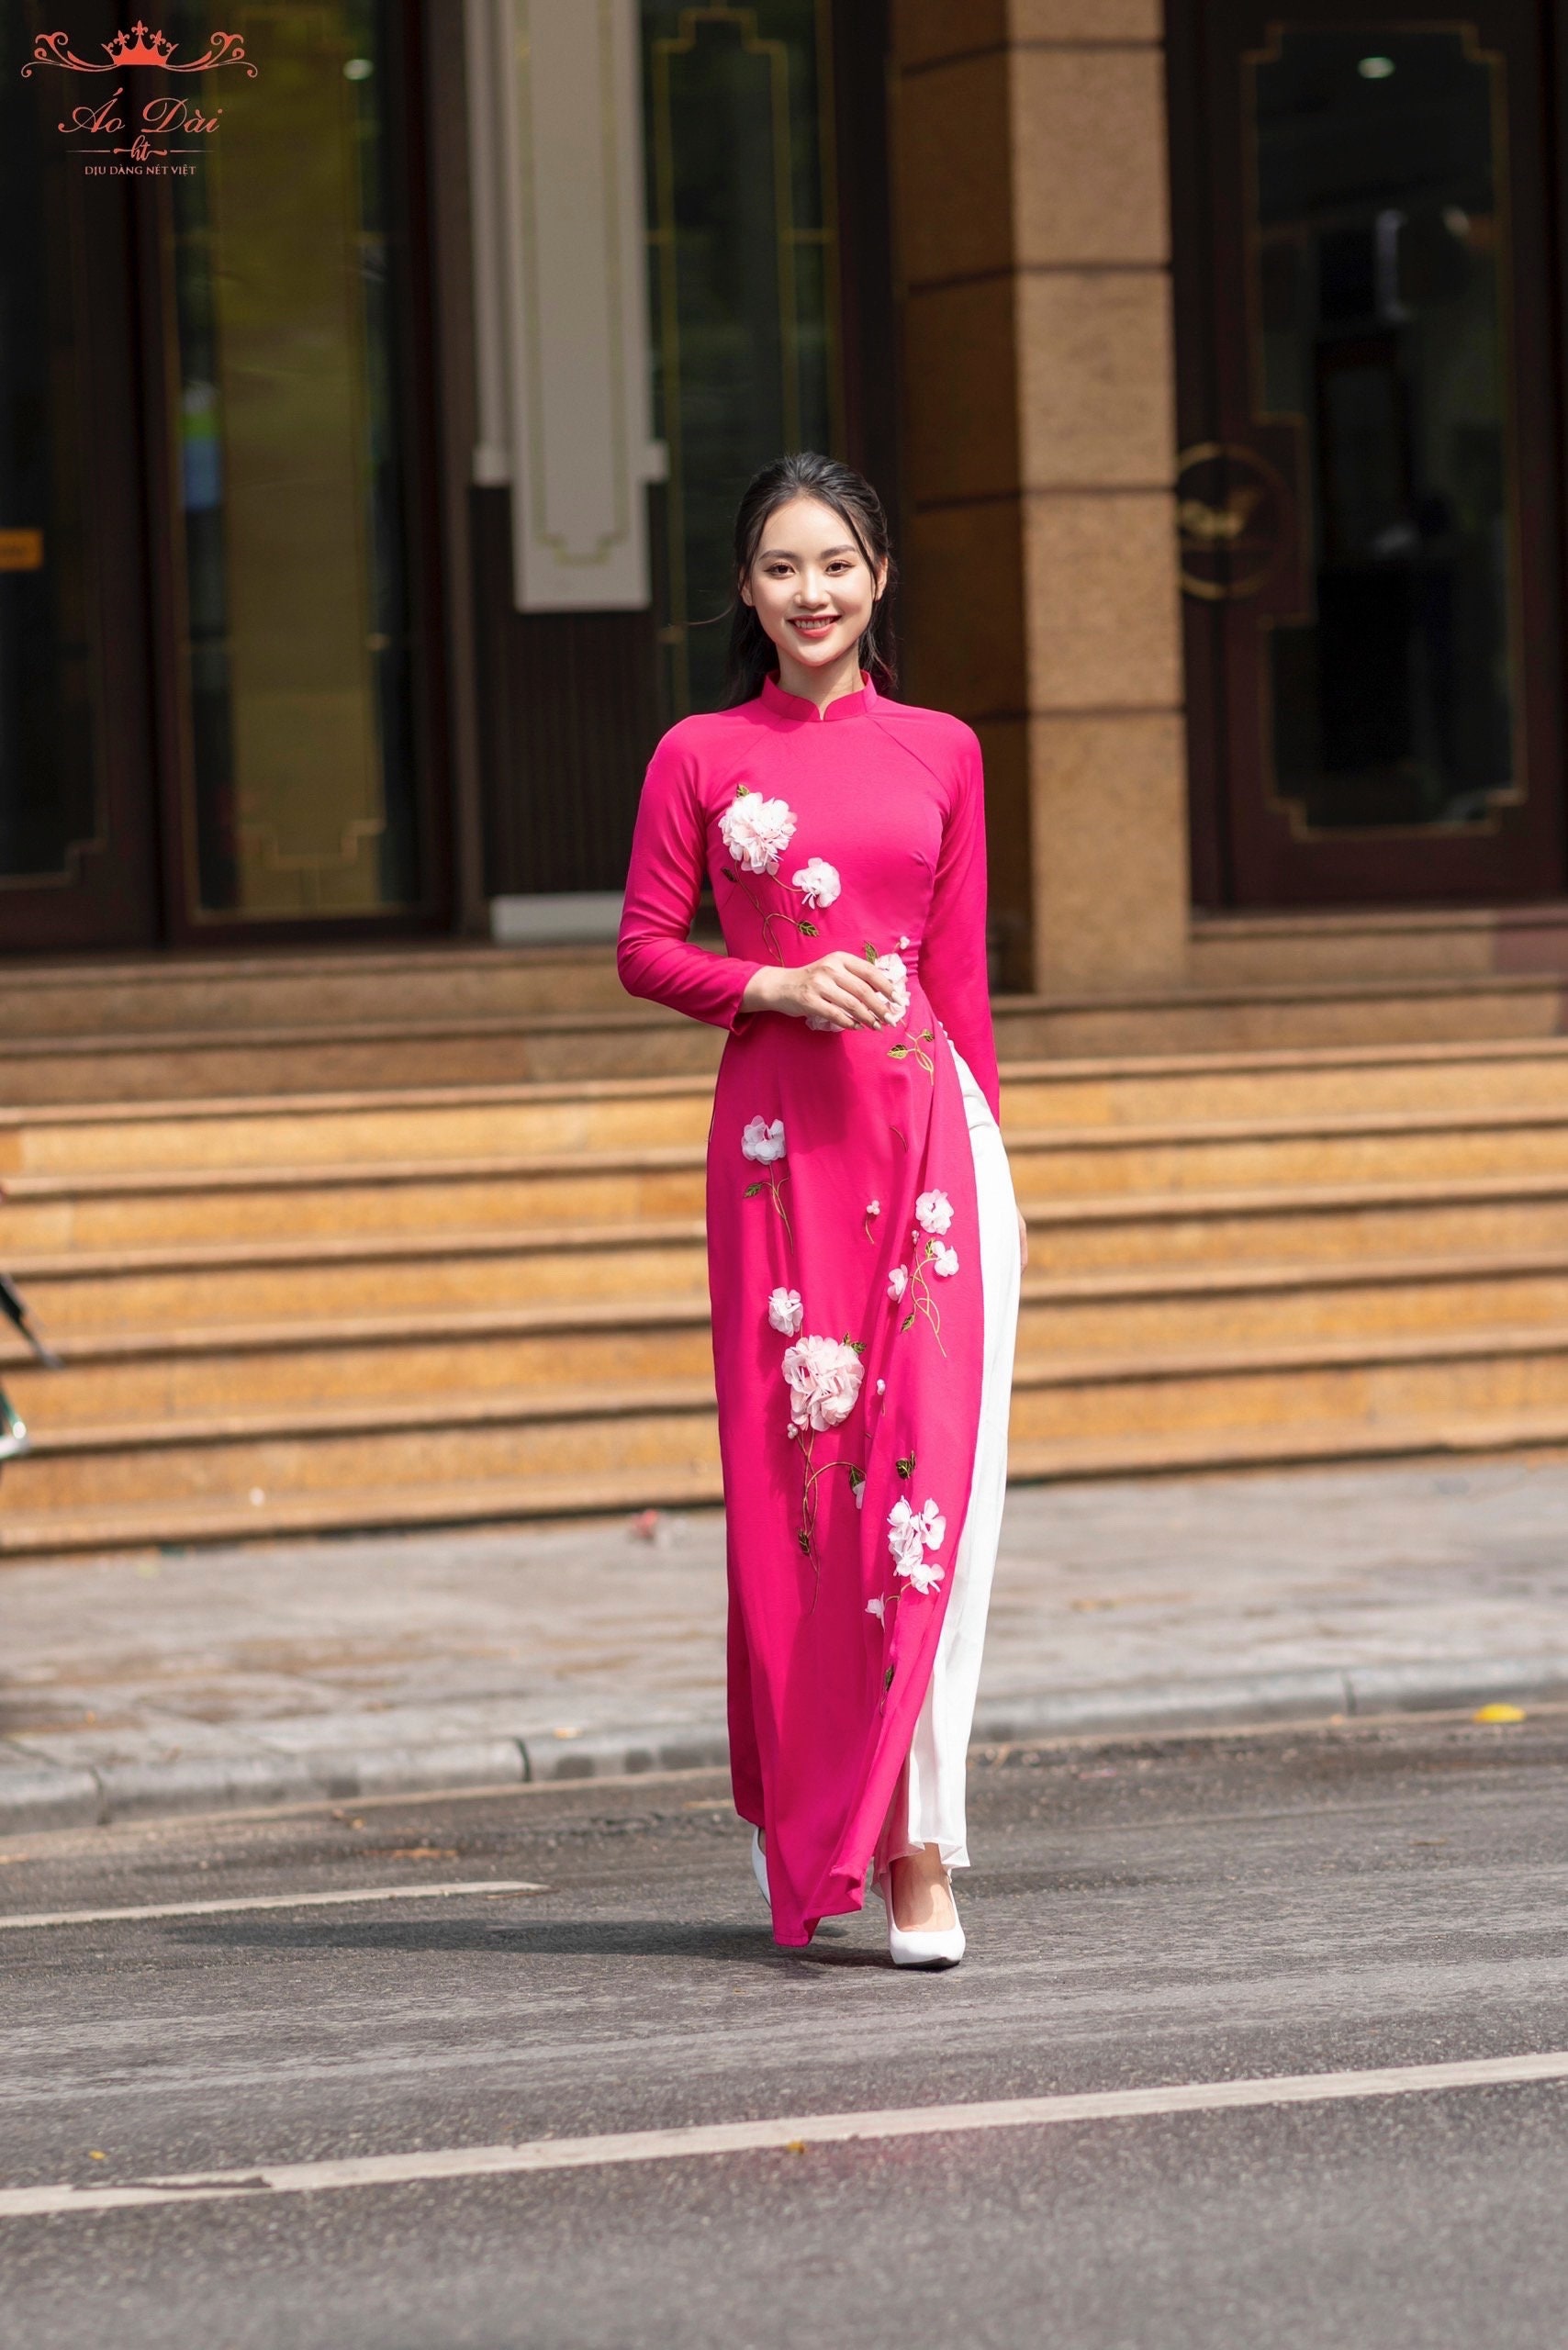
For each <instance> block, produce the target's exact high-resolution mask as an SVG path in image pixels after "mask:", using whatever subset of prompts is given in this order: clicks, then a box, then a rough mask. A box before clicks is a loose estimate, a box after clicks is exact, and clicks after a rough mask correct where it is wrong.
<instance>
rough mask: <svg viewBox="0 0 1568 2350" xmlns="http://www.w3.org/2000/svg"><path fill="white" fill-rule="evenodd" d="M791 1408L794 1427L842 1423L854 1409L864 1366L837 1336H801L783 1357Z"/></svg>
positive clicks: (863, 1374) (853, 1351) (829, 1425)
mask: <svg viewBox="0 0 1568 2350" xmlns="http://www.w3.org/2000/svg"><path fill="white" fill-rule="evenodd" d="M783 1369H784V1377H785V1381H786V1382H787V1384H788V1386H789V1389H790V1414H791V1416H792V1417H793V1419H794V1421H795V1425H796V1427H812V1428H816V1429H818V1430H821V1429H823V1428H836V1427H842V1426H843V1424H844V1422H845V1421H846V1419H847V1418H848V1417H849V1415H850V1413H851V1412H852V1411H853V1410H854V1409H855V1405H856V1403H857V1399H858V1397H859V1393H860V1382H861V1381H862V1380H863V1379H864V1378H865V1376H866V1371H865V1366H864V1365H863V1364H862V1362H861V1360H860V1358H859V1356H858V1355H857V1353H856V1351H855V1349H854V1348H853V1347H846V1346H845V1345H844V1343H843V1342H842V1340H840V1339H838V1338H801V1339H799V1340H797V1342H796V1344H795V1345H794V1346H792V1347H790V1348H789V1349H788V1350H787V1351H786V1353H785V1357H784V1365H783Z"/></svg>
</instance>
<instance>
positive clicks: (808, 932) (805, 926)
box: [795, 922, 818, 938]
mask: <svg viewBox="0 0 1568 2350" xmlns="http://www.w3.org/2000/svg"><path fill="white" fill-rule="evenodd" d="M795 927H796V929H797V930H798V931H799V932H800V934H801V937H802V938H815V937H816V936H817V935H818V932H817V926H816V924H815V923H814V922H798V923H796V924H795Z"/></svg>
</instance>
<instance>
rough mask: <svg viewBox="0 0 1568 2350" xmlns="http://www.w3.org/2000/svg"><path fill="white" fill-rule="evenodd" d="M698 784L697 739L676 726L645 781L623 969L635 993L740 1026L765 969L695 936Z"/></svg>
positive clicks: (619, 949)
mask: <svg viewBox="0 0 1568 2350" xmlns="http://www.w3.org/2000/svg"><path fill="white" fill-rule="evenodd" d="M698 782H699V778H698V765H697V753H696V745H695V744H693V743H692V740H691V736H690V733H689V732H688V731H687V729H685V728H683V727H673V728H672V729H671V730H670V732H669V733H667V734H666V736H665V737H664V739H663V741H662V742H661V743H660V744H659V745H658V747H657V749H656V750H655V753H654V755H653V757H652V759H651V760H650V761H649V763H648V772H647V776H646V778H645V779H644V784H643V797H642V800H641V801H640V802H639V805H638V809H637V822H636V827H635V830H634V832H633V836H632V862H631V865H630V867H629V868H628V871H627V875H626V901H625V905H624V907H623V909H622V916H621V934H620V937H619V939H618V941H617V944H616V950H615V961H616V968H617V969H618V970H619V972H620V974H621V984H622V987H623V988H625V990H627V992H628V994H630V995H641V996H650V997H652V999H653V1000H654V1002H655V1003H667V1004H668V1005H669V1006H670V1008H671V1010H672V1011H674V1012H684V1013H686V1015H687V1017H688V1018H689V1019H691V1020H706V1021H708V1022H710V1023H711V1024H712V1025H713V1026H714V1027H717V1028H735V1027H739V1026H740V1025H742V1024H744V1023H745V1022H748V1021H749V1020H750V1018H751V1015H750V1013H743V1012H742V1011H741V997H742V995H743V994H744V993H745V987H746V982H747V981H748V980H749V979H750V978H751V975H752V973H753V972H754V971H756V970H757V969H759V968H761V967H760V965H759V964H757V963H755V962H746V961H745V959H744V958H742V957H735V956H727V955H710V954H709V953H708V951H707V950H706V948H704V947H701V946H692V945H691V944H690V942H689V937H688V935H687V934H688V933H689V930H690V928H691V919H692V916H693V915H694V914H695V912H697V901H698V899H699V897H700V894H701V890H702V877H703V870H704V839H703V835H704V825H703V816H702V804H701V799H700V792H699V789H698Z"/></svg>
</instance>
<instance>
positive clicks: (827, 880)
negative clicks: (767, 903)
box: [771, 801, 844, 910]
mask: <svg viewBox="0 0 1568 2350" xmlns="http://www.w3.org/2000/svg"><path fill="white" fill-rule="evenodd" d="M771 804H773V805H775V806H778V805H779V804H780V803H778V802H777V801H775V802H773V803H771ZM793 878H794V883H795V887H796V889H797V890H799V891H800V893H801V897H802V898H804V900H805V901H806V903H807V905H808V906H810V907H812V909H813V910H814V909H815V908H817V907H818V906H831V905H832V903H833V901H834V899H835V898H836V897H837V895H838V893H839V891H840V890H841V889H842V888H843V886H844V885H843V883H842V882H841V881H840V880H839V878H838V868H837V867H836V866H834V865H830V864H829V863H828V861H827V859H826V857H825V856H809V857H807V859H806V861H805V863H804V865H802V866H801V869H800V871H799V873H797V874H796V875H795V876H794V877H793Z"/></svg>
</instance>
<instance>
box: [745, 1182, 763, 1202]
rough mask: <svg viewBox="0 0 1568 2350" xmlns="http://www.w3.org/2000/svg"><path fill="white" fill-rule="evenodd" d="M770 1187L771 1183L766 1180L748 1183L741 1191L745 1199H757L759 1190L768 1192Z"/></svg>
mask: <svg viewBox="0 0 1568 2350" xmlns="http://www.w3.org/2000/svg"><path fill="white" fill-rule="evenodd" d="M769 1188H770V1187H769V1185H768V1184H767V1183H766V1182H763V1183H748V1184H747V1185H746V1187H745V1191H744V1192H742V1193H741V1197H742V1199H743V1200H755V1199H756V1195H757V1193H758V1192H766V1191H767V1190H768V1189H769Z"/></svg>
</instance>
